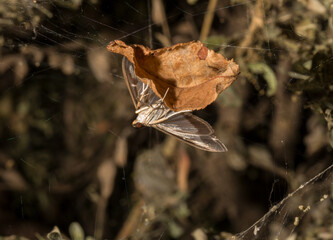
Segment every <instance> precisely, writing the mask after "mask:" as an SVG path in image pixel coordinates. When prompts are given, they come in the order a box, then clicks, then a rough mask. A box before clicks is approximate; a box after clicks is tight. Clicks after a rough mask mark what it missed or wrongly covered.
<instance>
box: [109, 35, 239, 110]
mask: <svg viewBox="0 0 333 240" xmlns="http://www.w3.org/2000/svg"><path fill="white" fill-rule="evenodd" d="M107 49H108V50H109V51H110V52H114V53H119V54H122V55H124V56H125V57H127V58H128V60H129V61H131V62H132V63H133V64H134V71H135V74H136V75H137V76H138V77H140V78H141V80H142V81H143V82H144V83H145V84H149V86H150V87H151V88H152V90H153V91H154V92H155V93H156V95H157V96H159V97H160V98H163V97H165V101H164V102H165V104H166V105H167V106H168V107H169V108H170V109H171V110H173V111H175V112H177V111H182V110H198V109H203V108H205V107H206V106H207V105H209V104H211V103H212V102H213V101H215V100H216V98H217V96H218V95H219V94H220V93H221V92H222V91H223V90H225V89H226V88H227V87H229V86H230V84H231V83H232V82H233V81H234V80H235V79H236V77H237V76H238V74H239V66H238V65H237V64H236V63H235V62H234V61H233V60H228V59H226V58H224V57H223V56H222V55H221V54H219V53H216V52H214V51H213V50H209V49H208V48H207V47H206V46H204V45H203V44H202V43H201V42H199V41H192V42H188V43H179V44H176V45H174V46H172V47H167V48H161V49H156V50H151V49H149V48H147V47H145V46H142V45H138V44H134V45H131V46H129V45H126V44H125V43H124V42H122V41H120V40H116V41H112V42H110V44H109V45H108V47H107ZM167 91H168V92H167Z"/></svg>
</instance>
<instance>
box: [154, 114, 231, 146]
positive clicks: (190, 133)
mask: <svg viewBox="0 0 333 240" xmlns="http://www.w3.org/2000/svg"><path fill="white" fill-rule="evenodd" d="M151 126H152V127H154V128H156V129H158V130H160V131H162V132H164V133H166V134H169V135H172V136H175V137H177V138H178V139H180V140H182V141H184V142H186V143H188V144H190V145H192V146H194V147H197V148H199V149H202V150H205V151H210V152H226V151H228V150H227V148H226V147H225V146H224V144H223V143H222V142H221V141H220V140H219V139H218V138H217V137H216V136H215V135H214V134H213V133H214V130H213V128H212V127H211V126H210V125H209V124H208V123H207V122H206V121H204V120H203V119H201V118H199V117H197V116H194V115H192V114H190V113H183V114H178V115H175V116H172V117H170V118H168V119H167V120H165V121H163V122H161V123H158V124H154V125H151Z"/></svg>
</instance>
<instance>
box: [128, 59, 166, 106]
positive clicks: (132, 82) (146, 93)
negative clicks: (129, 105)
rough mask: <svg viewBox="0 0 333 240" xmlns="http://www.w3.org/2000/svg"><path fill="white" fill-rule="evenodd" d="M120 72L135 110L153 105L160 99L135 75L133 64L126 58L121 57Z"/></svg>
mask: <svg viewBox="0 0 333 240" xmlns="http://www.w3.org/2000/svg"><path fill="white" fill-rule="evenodd" d="M122 70H123V76H124V79H125V82H126V85H127V88H128V91H129V92H130V94H131V98H132V101H133V104H134V106H135V108H136V109H139V108H140V107H142V106H149V105H153V104H154V103H156V102H157V101H158V100H159V99H160V98H159V97H158V96H156V94H155V93H154V92H153V90H151V88H149V86H148V85H146V84H144V83H143V82H142V81H141V80H140V79H139V78H138V77H137V76H136V75H135V72H134V66H133V63H131V62H130V61H129V60H128V59H127V58H126V57H123V61H122Z"/></svg>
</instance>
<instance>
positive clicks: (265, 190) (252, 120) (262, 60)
mask: <svg viewBox="0 0 333 240" xmlns="http://www.w3.org/2000/svg"><path fill="white" fill-rule="evenodd" d="M116 39H121V40H122V41H124V42H126V43H127V44H133V43H136V44H143V45H145V46H148V47H152V48H153V49H156V48H161V47H166V46H170V45H172V44H175V43H179V42H188V41H192V40H198V39H200V40H201V41H202V42H203V43H204V44H205V45H206V46H207V47H209V48H210V49H213V50H215V51H217V52H219V53H221V54H223V55H224V56H225V57H227V58H229V59H231V58H233V59H234V60H235V61H236V62H237V63H238V64H239V65H240V71H241V74H240V76H239V77H238V79H237V80H236V81H235V82H234V83H233V84H232V85H231V86H230V87H229V88H228V89H227V90H226V91H225V92H223V93H222V94H221V95H220V96H219V98H218V99H217V101H216V102H214V103H213V104H211V105H209V106H208V107H207V108H206V109H204V110H201V111H197V112H195V114H197V115H198V116H200V117H202V118H203V119H205V120H206V121H208V122H209V123H210V124H211V125H212V126H213V128H214V129H215V134H216V136H218V138H219V139H221V140H222V142H223V143H224V144H225V145H226V146H227V148H228V149H229V151H228V152H226V153H208V152H203V151H201V150H198V149H195V148H193V147H191V146H188V145H186V144H183V143H181V142H180V141H177V140H176V139H174V138H172V137H169V136H165V135H164V134H163V133H160V132H157V131H156V130H153V129H149V128H142V129H133V128H132V126H131V122H132V121H133V120H134V119H135V113H134V107H133V104H132V102H131V98H130V95H129V93H128V90H127V88H126V85H125V82H124V80H123V77H122V73H121V57H120V56H118V55H116V54H112V53H109V52H107V50H106V46H107V44H108V43H109V42H110V41H112V40H116ZM332 49H333V4H332V2H331V1H330V0H299V1H292V0H270V1H269V0H250V1H248V0H247V1H245V0H219V1H215V0H179V1H162V0H152V1H149V0H136V1H134V0H125V1H107V0H68V1H64V0H0V78H1V79H0V239H2V237H3V238H4V239H14V238H15V236H17V237H19V236H20V237H25V238H30V239H33V238H38V239H44V238H47V237H48V238H49V239H55V238H52V236H53V237H54V236H58V237H59V236H60V235H56V234H59V232H61V233H62V234H64V235H63V236H67V237H70V238H72V239H74V238H75V239H84V237H85V236H92V237H94V238H96V239H102V238H107V239H124V238H125V239H211V238H213V237H214V239H228V237H230V236H231V235H232V234H236V233H239V232H242V231H244V230H246V229H247V228H249V227H250V226H251V225H252V224H254V223H255V222H256V221H257V220H258V219H260V218H261V217H262V216H264V214H265V213H267V212H268V215H266V217H265V218H264V219H262V220H260V221H259V222H257V225H256V226H253V227H252V228H250V229H249V231H247V232H243V233H241V234H239V235H237V236H238V238H239V239H277V238H278V239H296V237H297V239H333V220H332V219H333V210H332V209H333V207H332V206H333V204H332V199H333V194H332V189H333V187H332V185H333V184H332V183H333V178H332V172H331V170H330V169H328V170H327V171H326V172H325V173H324V174H323V175H320V176H318V177H315V178H314V179H313V180H312V181H310V182H309V183H308V184H305V183H306V182H307V181H308V180H309V179H311V178H313V177H314V176H316V175H317V174H318V173H320V172H321V171H323V170H324V169H326V168H327V167H329V166H330V165H331V164H332V146H333V117H332V114H333V113H332V110H333V101H332V100H333V77H332V76H333V54H332ZM299 186H301V188H299ZM295 190H296V192H294V194H291V195H288V193H292V192H293V191H295ZM286 196H287V198H286V199H285V200H283V201H282V202H280V201H281V200H282V199H284V198H285V197H286ZM279 203H280V204H279ZM276 204H277V205H276ZM273 206H276V207H275V208H273V210H274V211H269V209H271V208H272V207H273ZM54 226H57V227H58V230H57V229H55V230H54V232H53V233H54V234H55V235H52V234H49V235H48V236H47V234H48V233H50V232H51V230H52V229H53V227H54ZM260 234H263V235H260ZM10 236H11V237H10ZM288 237H289V238H288ZM292 237H293V238H292ZM306 237H308V238H306ZM311 237H312V238H311ZM57 239H60V238H57Z"/></svg>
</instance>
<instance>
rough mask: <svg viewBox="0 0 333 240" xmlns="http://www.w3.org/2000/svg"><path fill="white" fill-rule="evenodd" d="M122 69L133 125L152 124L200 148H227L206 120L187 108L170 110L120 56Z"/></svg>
mask: <svg viewBox="0 0 333 240" xmlns="http://www.w3.org/2000/svg"><path fill="white" fill-rule="evenodd" d="M122 71H123V76H124V79H125V82H126V85H127V87H128V90H129V92H130V95H131V98H132V101H133V104H134V106H135V109H136V111H135V113H136V114H137V117H136V119H135V120H134V121H133V123H132V126H133V127H136V128H140V127H143V126H147V127H153V128H155V129H157V130H159V131H161V132H164V133H166V134H169V135H171V136H174V137H176V138H178V139H179V140H181V141H183V142H185V143H187V144H190V145H192V146H194V147H196V148H199V149H201V150H205V151H210V152H226V151H227V148H226V147H225V146H224V144H223V143H222V142H221V141H220V140H219V139H218V138H217V137H216V136H215V135H214V130H213V128H212V127H211V126H210V125H209V123H207V122H206V121H204V120H203V119H201V118H199V117H197V116H195V115H193V114H191V113H190V112H191V111H189V110H185V111H179V112H174V111H172V110H170V109H169V108H168V107H167V106H166V105H165V104H164V101H163V100H164V99H162V98H160V97H158V96H157V95H156V94H155V93H154V91H153V90H152V89H151V88H150V87H149V83H148V84H145V83H143V82H142V81H141V80H140V78H139V77H137V76H136V74H135V72H134V66H133V64H132V63H131V62H130V61H129V60H128V59H127V58H126V57H123V60H122ZM166 94H167V92H166Z"/></svg>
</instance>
